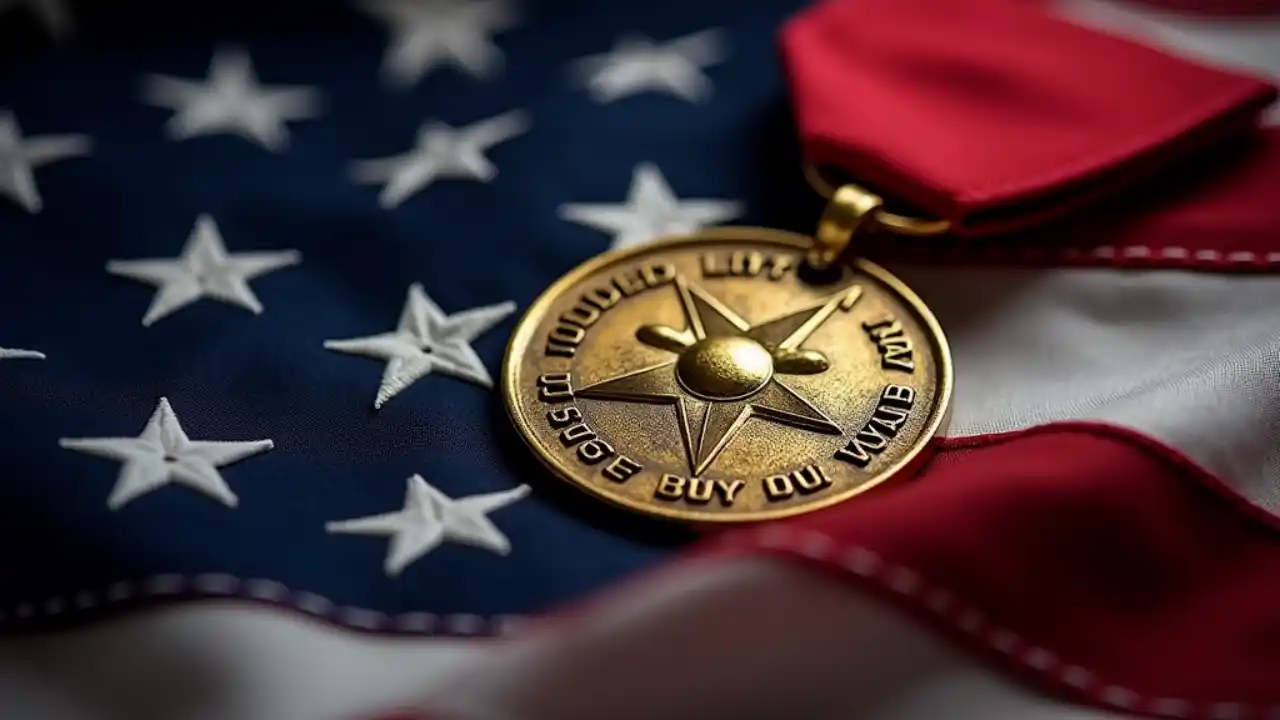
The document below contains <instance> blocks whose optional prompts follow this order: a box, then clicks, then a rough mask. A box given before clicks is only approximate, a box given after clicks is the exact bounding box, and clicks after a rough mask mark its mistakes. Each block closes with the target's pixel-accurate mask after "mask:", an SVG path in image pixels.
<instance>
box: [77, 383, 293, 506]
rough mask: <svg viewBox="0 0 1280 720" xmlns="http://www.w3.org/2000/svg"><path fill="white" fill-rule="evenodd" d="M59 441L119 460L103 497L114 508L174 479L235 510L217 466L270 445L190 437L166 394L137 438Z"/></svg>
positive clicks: (83, 451) (270, 445)
mask: <svg viewBox="0 0 1280 720" xmlns="http://www.w3.org/2000/svg"><path fill="white" fill-rule="evenodd" d="M58 444H59V445H60V446H62V447H64V448H66V449H68V450H75V451H77V452H82V453H88V454H89V455H97V456H98V457H104V458H107V459H109V460H117V461H119V462H121V463H123V466H122V467H121V468H120V476H119V479H117V480H116V485H115V487H114V488H113V489H112V490H111V495H110V496H109V497H108V498H107V507H108V508H110V509H112V510H119V509H120V508H121V507H123V506H124V505H125V504H126V503H128V502H129V501H131V500H134V499H136V498H138V497H140V496H142V495H145V494H147V493H149V492H151V491H152V490H156V489H158V488H160V487H163V486H165V485H169V484H174V483H176V484H178V485H186V486H187V487H189V488H191V489H192V490H198V491H200V492H202V493H204V494H205V495H208V496H209V497H211V498H213V499H214V500H217V501H218V502H220V503H222V504H223V505H226V506H227V507H231V508H234V507H235V506H236V505H238V504H239V502H240V501H239V499H238V498H237V497H236V495H235V493H233V492H231V488H229V487H227V483H226V481H225V480H223V479H222V474H221V473H219V472H218V468H220V467H222V466H224V465H230V464H231V463H234V462H237V461H239V460H243V459H245V458H247V457H251V456H253V455H257V454H258V453H260V452H264V451H266V450H270V449H271V448H272V447H274V444H273V443H272V442H271V441H270V440H248V441H244V442H221V441H213V440H192V439H191V438H189V437H187V433H186V432H185V431H184V430H183V429H182V425H181V424H180V423H179V422H178V416H177V415H175V414H174V412H173V408H172V407H170V405H169V401H168V400H167V399H165V398H160V402H159V403H158V404H157V405H156V409H155V412H153V413H152V414H151V419H150V420H148V421H147V426H146V427H145V428H143V429H142V434H141V435H139V436H137V437H105V438H63V439H61V440H59V441H58Z"/></svg>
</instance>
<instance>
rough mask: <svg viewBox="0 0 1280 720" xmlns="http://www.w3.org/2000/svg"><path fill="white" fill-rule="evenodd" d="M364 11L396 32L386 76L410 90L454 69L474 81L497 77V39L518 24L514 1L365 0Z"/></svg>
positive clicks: (499, 63) (385, 65)
mask: <svg viewBox="0 0 1280 720" xmlns="http://www.w3.org/2000/svg"><path fill="white" fill-rule="evenodd" d="M359 5H360V7H361V8H362V9H363V10H364V11H365V12H366V13H368V14H369V15H372V16H373V17H374V18H376V19H378V20H380V21H382V23H383V24H384V25H386V26H387V29H388V30H390V32H391V41H390V43H389V44H388V46H387V52H386V56H385V58H384V59H383V63H382V72H383V76H384V77H385V78H387V79H388V80H389V81H391V82H393V83H395V84H397V85H400V86H409V85H413V84H414V83H416V82H418V81H419V80H421V79H422V78H423V77H424V76H426V75H427V73H429V72H430V71H431V70H434V69H435V68H437V67H439V66H441V65H444V64H452V65H454V66H456V67H458V68H460V69H461V70H464V71H465V72H467V73H469V74H470V75H471V76H472V77H476V78H486V77H492V76H494V75H496V74H497V73H498V72H499V71H500V70H501V69H502V65H503V58H502V51H500V50H498V48H497V46H495V45H494V44H493V40H492V39H491V36H492V35H494V34H497V33H499V32H502V31H504V30H509V29H511V28H512V27H514V26H515V24H516V19H517V18H516V13H515V10H514V8H513V6H512V3H511V2H510V0H361V1H360V2H359Z"/></svg>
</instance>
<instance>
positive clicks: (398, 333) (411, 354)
mask: <svg viewBox="0 0 1280 720" xmlns="http://www.w3.org/2000/svg"><path fill="white" fill-rule="evenodd" d="M515 309H516V304H515V303H513V302H510V301H508V302H504V303H498V304H496V305H486V306H484V307H477V308H471V309H470V310H463V311H462V312H458V313H454V314H452V315H446V314H445V313H444V311H443V310H441V309H440V306H439V305H436V304H435V302H434V301H433V300H432V299H431V298H430V297H428V296H427V293H426V291H425V290H423V289H422V286H421V285H419V284H418V283H414V284H413V285H410V286H409V294H408V297H406V298H405V301H404V309H403V310H401V312H400V322H399V324H398V325H397V326H396V329H395V330H392V331H391V332H386V333H381V334H379V335H369V336H367V337H360V338H352V339H350V340H326V341H325V342H324V346H325V348H326V349H328V350H333V351H335V352H340V353H347V354H349V355H364V356H365V357H371V358H374V359H375V360H383V361H385V362H386V363H387V368H386V370H384V371H383V373H382V384H381V385H379V386H378V394H377V396H376V397H375V398H374V400H373V407H374V409H375V410H377V409H380V408H381V407H382V406H383V405H384V404H386V402H387V401H388V400H390V399H391V398H393V397H395V396H396V395H399V394H400V392H401V391H402V390H404V389H405V388H407V387H409V386H410V385H412V384H414V383H415V382H417V381H418V380H419V379H421V378H423V377H426V376H427V375H429V374H430V373H431V372H432V371H438V372H440V373H443V374H445V375H452V376H453V377H456V378H459V379H461V380H466V381H468V382H472V383H475V384H477V385H480V386H481V387H486V388H491V387H493V378H492V377H491V376H490V375H489V371H488V370H487V369H485V366H484V362H483V361H481V360H480V356H479V355H477V354H476V351H475V350H474V349H472V347H471V343H472V342H473V341H475V339H476V338H477V337H479V336H480V335H483V334H484V333H486V332H488V331H489V330H490V329H492V328H493V326H495V325H497V324H498V323H500V322H502V321H503V320H505V319H506V318H507V316H508V315H510V314H511V313H512V312H514V311H515Z"/></svg>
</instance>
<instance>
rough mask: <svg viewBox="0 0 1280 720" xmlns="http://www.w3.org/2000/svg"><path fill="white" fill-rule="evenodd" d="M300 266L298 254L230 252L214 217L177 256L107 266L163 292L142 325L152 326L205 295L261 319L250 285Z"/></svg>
mask: <svg viewBox="0 0 1280 720" xmlns="http://www.w3.org/2000/svg"><path fill="white" fill-rule="evenodd" d="M299 262H302V254H301V253H299V252H298V251H297V250H282V251H278V252H243V253H228V252H227V248H226V245H224V244H223V242H222V235H221V233H219V232H218V226H217V225H216V224H214V222H213V218H211V217H209V216H208V215H201V216H200V217H198V218H196V225H195V228H194V229H193V230H192V231H191V236H190V238H188V239H187V244H186V246H185V247H184V248H183V249H182V254H181V255H179V256H178V257H177V258H172V259H171V258H156V259H147V260H112V261H110V262H108V263H107V272H109V273H111V274H112V275H119V276H121V277H127V278H131V279H133V280H137V281H139V282H144V283H147V284H150V285H154V286H156V288H158V290H157V292H156V295H155V298H153V299H152V301H151V307H149V308H147V314H146V315H144V316H143V317H142V324H143V325H144V326H147V327H150V326H151V324H152V323H154V322H156V321H157V320H159V319H161V318H163V317H165V316H166V315H169V314H170V313H173V312H175V311H177V310H180V309H181V308H184V307H186V306H187V305H190V304H191V303H193V302H195V301H197V300H199V299H200V298H205V297H207V298H212V299H214V300H219V301H221V302H224V303H227V304H228V305H235V306H237V307H242V308H244V309H246V310H248V311H250V312H252V313H253V314H255V315H259V314H261V313H262V310H263V307H262V303H261V302H259V301H258V296H257V295H254V294H253V290H252V289H251V288H250V287H249V281H250V280H252V279H254V278H256V277H258V276H260V275H265V274H267V273H269V272H272V271H275V270H279V269H280V268H283V267H288V266H290V265H296V264H298V263H299Z"/></svg>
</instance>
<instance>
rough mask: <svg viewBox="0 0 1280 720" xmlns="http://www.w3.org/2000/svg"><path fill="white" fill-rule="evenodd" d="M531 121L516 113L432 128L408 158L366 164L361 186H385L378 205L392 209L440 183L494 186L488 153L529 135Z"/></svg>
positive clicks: (357, 171)
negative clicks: (473, 182)
mask: <svg viewBox="0 0 1280 720" xmlns="http://www.w3.org/2000/svg"><path fill="white" fill-rule="evenodd" d="M528 128H529V116H528V114H527V113H525V112H524V111H523V110H512V111H510V112H506V113H503V114H501V115H497V116H495V117H491V118H489V119H487V120H481V121H479V122H476V123H472V124H471V125H468V126H466V127H462V128H454V127H450V126H448V125H445V124H444V123H441V122H429V123H427V124H425V125H423V126H422V128H421V129H419V130H418V138H417V144H416V146H415V147H414V148H413V149H412V150H410V151H409V152H407V153H404V154H403V155H395V156H393V157H387V158H378V159H374V160H361V161H358V162H357V163H356V164H355V167H354V170H353V175H354V176H355V180H356V182H358V183H362V184H377V183H385V186H384V187H383V188H382V193H381V194H379V195H378V203H379V204H380V205H381V206H382V207H384V208H386V209H391V208H394V207H396V206H397V205H399V204H400V203H402V202H404V201H405V200H406V199H408V198H409V196H411V195H413V194H414V193H416V192H418V191H419V190H422V189H423V188H425V187H427V186H428V185H430V184H431V183H433V182H435V181H436V180H439V179H445V178H456V179H464V180H479V181H480V182H486V183H487V182H489V181H491V180H493V178H494V177H496V176H497V174H498V169H497V168H496V167H494V166H493V163H491V162H489V159H488V158H486V157H485V156H484V153H485V151H486V150H488V149H489V148H491V147H493V146H494V145H497V144H499V143H502V142H505V141H507V140H510V139H511V138H513V137H516V136H517V135H520V134H523V133H524V132H525V131H526V130H528Z"/></svg>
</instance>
